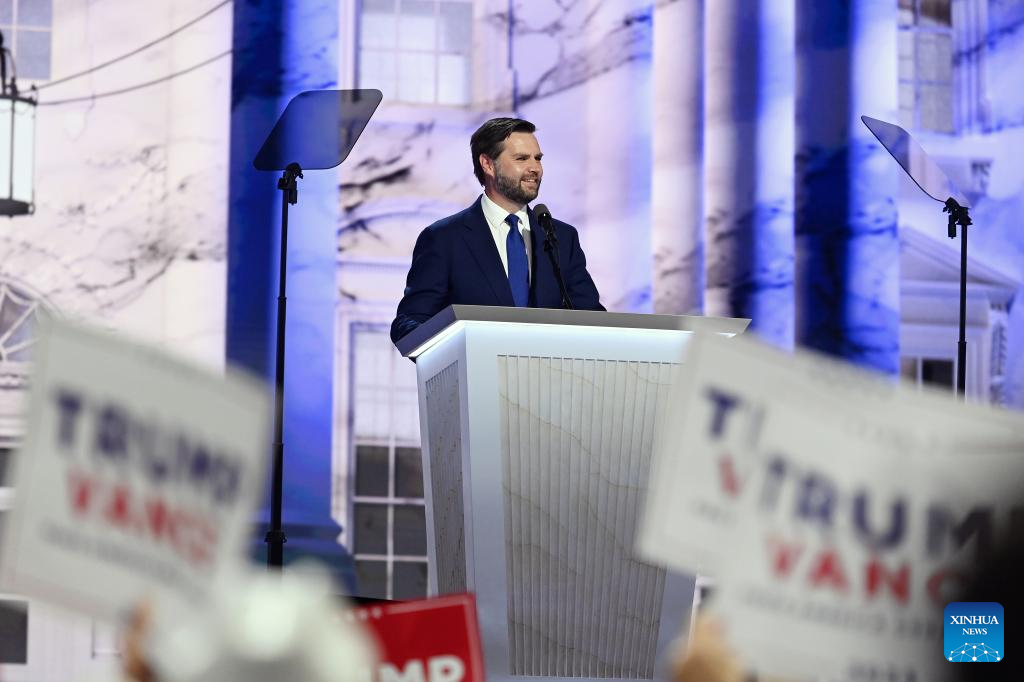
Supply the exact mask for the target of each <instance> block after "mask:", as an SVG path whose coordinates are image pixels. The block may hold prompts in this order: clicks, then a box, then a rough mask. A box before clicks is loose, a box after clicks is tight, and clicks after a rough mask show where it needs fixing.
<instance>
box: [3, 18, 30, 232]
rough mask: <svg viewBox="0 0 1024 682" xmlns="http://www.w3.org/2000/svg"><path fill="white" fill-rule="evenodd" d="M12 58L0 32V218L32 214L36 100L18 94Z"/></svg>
mask: <svg viewBox="0 0 1024 682" xmlns="http://www.w3.org/2000/svg"><path fill="white" fill-rule="evenodd" d="M8 59H9V60H10V62H11V66H12V67H13V66H14V55H12V54H11V51H10V50H8V49H7V47H6V46H4V40H3V34H2V33H0V215H6V216H16V215H28V214H31V213H33V212H34V211H35V180H34V175H35V146H36V100H35V99H34V98H31V97H25V96H24V95H22V94H21V93H19V92H18V84H17V70H15V69H13V68H12V72H13V75H12V76H11V79H10V80H9V81H8V80H7V60H8Z"/></svg>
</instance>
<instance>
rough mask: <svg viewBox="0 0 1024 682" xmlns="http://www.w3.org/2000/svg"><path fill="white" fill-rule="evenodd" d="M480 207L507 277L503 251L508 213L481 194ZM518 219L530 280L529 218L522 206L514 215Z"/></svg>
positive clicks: (531, 271)
mask: <svg viewBox="0 0 1024 682" xmlns="http://www.w3.org/2000/svg"><path fill="white" fill-rule="evenodd" d="M481 196H482V200H481V202H480V207H481V208H482V209H483V210H484V219H485V220H487V225H488V227H490V228H491V236H492V237H494V245H495V246H497V247H498V254H499V255H500V256H501V265H502V267H504V268H505V277H508V252H507V251H505V243H506V241H507V240H508V231H509V230H510V229H511V226H510V225H509V224H508V223H507V222H505V218H507V217H508V216H509V212H508V211H506V210H505V209H503V208H502V207H501V206H498V205H497V204H496V203H494V202H493V201H491V199H490V197H488V196H487V194H483V195H481ZM515 215H516V216H517V217H518V218H519V234H521V235H523V241H524V242H526V267H527V270H528V271H529V275H530V279H531V281H532V279H533V245H532V244H530V216H529V214H528V213H527V212H526V206H523V207H522V208H520V209H519V210H518V211H516V214H515Z"/></svg>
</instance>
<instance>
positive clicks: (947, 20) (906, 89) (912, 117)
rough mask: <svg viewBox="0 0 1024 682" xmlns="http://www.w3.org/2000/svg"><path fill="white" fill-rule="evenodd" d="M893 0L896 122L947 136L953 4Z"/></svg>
mask: <svg viewBox="0 0 1024 682" xmlns="http://www.w3.org/2000/svg"><path fill="white" fill-rule="evenodd" d="M898 1H899V105H900V123H901V124H902V125H903V126H904V127H905V128H910V129H917V130H928V131H932V132H938V133H952V132H954V124H953V45H954V42H953V12H952V1H951V0H898Z"/></svg>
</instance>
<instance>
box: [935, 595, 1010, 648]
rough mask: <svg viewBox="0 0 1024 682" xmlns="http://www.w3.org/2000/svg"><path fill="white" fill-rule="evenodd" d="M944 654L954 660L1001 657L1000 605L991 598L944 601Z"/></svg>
mask: <svg viewBox="0 0 1024 682" xmlns="http://www.w3.org/2000/svg"><path fill="white" fill-rule="evenodd" d="M943 617H944V618H945V621H944V625H943V641H944V644H945V646H944V651H943V654H944V656H945V658H946V660H947V661H951V662H953V663H997V662H999V661H1001V660H1003V657H1004V655H1005V651H1003V607H1002V605H1001V604H999V603H997V602H994V601H981V602H969V601H955V602H950V603H949V604H947V605H946V611H945V613H944V616H943Z"/></svg>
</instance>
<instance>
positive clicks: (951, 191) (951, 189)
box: [860, 116, 972, 398]
mask: <svg viewBox="0 0 1024 682" xmlns="http://www.w3.org/2000/svg"><path fill="white" fill-rule="evenodd" d="M860 119H861V121H863V122H864V125H866V126H867V127H868V129H869V130H870V131H871V132H872V133H873V134H874V136H875V137H876V138H878V141H879V142H881V143H882V146H883V147H885V150H886V151H887V152H889V154H890V155H891V156H892V158H894V159H896V162H897V163H898V164H900V167H902V168H903V170H904V171H906V173H907V175H908V176H910V179H911V180H913V181H914V184H915V185H917V186H918V187H919V188H920V189H921V191H922V192H924V193H925V194H927V195H928V196H929V197H931V198H932V199H934V200H935V201H937V202H939V203H940V204H942V212H943V213H948V214H949V215H948V216H947V220H946V233H947V235H948V236H949V238H950V239H956V236H957V227H959V228H960V339H959V340H958V341H957V347H956V353H957V354H956V358H957V360H956V393H957V395H959V396H960V397H961V398H963V397H965V396H966V389H967V226H968V225H971V224H972V223H971V217H970V215H969V213H968V211H967V202H966V201H965V200H964V198H963V194H961V193H960V191H959V190H958V189H957V188H956V186H955V185H954V184H953V183H952V181H950V179H949V178H948V177H947V176H946V174H945V173H944V172H943V171H942V169H941V168H939V165H938V164H937V163H935V161H933V160H932V158H931V157H930V156H928V154H927V153H926V152H925V151H924V149H923V148H922V147H921V145H919V144H918V143H917V141H916V140H914V138H913V137H911V136H910V133H908V132H907V131H906V130H904V129H903V128H901V127H899V126H898V125H895V124H893V123H886V122H885V121H880V120H878V119H877V118H871V117H870V116H861V117H860Z"/></svg>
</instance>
